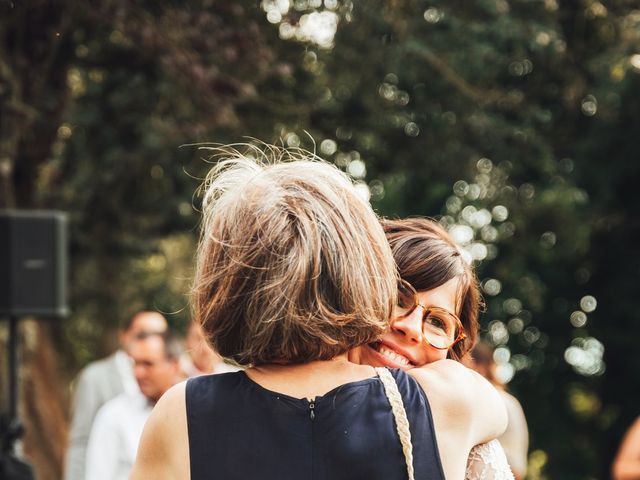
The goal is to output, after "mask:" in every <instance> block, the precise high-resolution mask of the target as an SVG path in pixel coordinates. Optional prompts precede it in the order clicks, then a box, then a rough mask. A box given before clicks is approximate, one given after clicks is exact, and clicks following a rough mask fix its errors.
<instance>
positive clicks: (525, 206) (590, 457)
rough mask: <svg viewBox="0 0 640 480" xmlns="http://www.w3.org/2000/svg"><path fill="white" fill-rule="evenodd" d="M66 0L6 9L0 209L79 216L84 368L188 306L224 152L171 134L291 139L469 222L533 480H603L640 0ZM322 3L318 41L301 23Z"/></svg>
mask: <svg viewBox="0 0 640 480" xmlns="http://www.w3.org/2000/svg"><path fill="white" fill-rule="evenodd" d="M54 3H55V2H54ZM71 3H73V2H71ZM16 4H17V2H16ZM54 7H55V8H53V7H46V8H45V2H32V3H31V4H30V5H26V4H25V5H23V4H20V5H18V6H15V7H13V8H12V9H9V10H7V11H6V13H7V15H5V16H4V17H2V19H1V20H0V27H1V29H2V30H1V33H2V36H3V37H2V38H3V42H2V47H1V48H2V50H1V51H0V53H2V55H0V61H1V62H2V63H1V66H2V69H1V70H0V80H1V81H2V88H1V89H0V114H2V116H3V118H2V122H3V123H2V132H1V133H0V140H1V143H0V147H1V150H0V153H1V155H0V157H1V158H0V162H4V163H3V165H5V166H6V165H8V166H9V168H8V170H7V168H3V170H2V172H6V171H9V172H10V174H9V177H7V175H6V173H4V174H3V175H4V177H2V178H3V181H4V183H3V185H9V187H10V188H9V187H8V188H7V189H6V190H5V191H4V192H3V194H2V195H0V199H1V200H0V202H1V203H2V204H3V205H10V204H12V203H14V204H17V205H18V206H21V207H32V206H46V207H49V208H60V209H64V210H67V211H69V213H70V215H71V220H72V222H71V228H72V231H71V238H72V279H71V280H72V284H71V288H72V305H73V311H74V313H73V315H72V318H71V319H70V321H69V322H68V323H67V324H66V325H65V330H66V334H67V338H68V341H69V343H70V344H71V345H72V346H73V349H72V353H73V355H72V356H71V360H72V361H73V362H74V364H75V365H79V364H82V363H84V362H86V361H87V360H89V359H91V358H93V357H95V356H96V355H97V354H98V353H99V346H100V343H101V341H102V339H103V338H104V337H103V333H104V332H105V331H107V330H109V329H113V328H114V327H115V326H116V325H117V324H118V321H119V319H122V318H123V316H125V315H126V314H127V313H128V312H129V311H131V310H135V309H137V308H140V307H146V308H149V307H151V308H159V309H161V310H163V311H167V312H177V313H175V315H170V318H171V321H172V322H173V323H174V324H176V325H178V326H180V325H183V324H184V321H185V320H186V319H187V318H188V310H187V309H186V304H187V299H186V292H187V290H188V283H189V281H188V279H189V275H190V265H191V263H192V251H193V246H194V242H195V238H196V230H197V223H198V216H197V212H196V211H195V210H196V209H197V204H198V200H197V197H194V195H193V192H194V191H195V189H196V188H197V186H198V184H199V179H200V178H202V176H203V175H204V173H205V172H206V170H207V163H206V162H204V161H202V159H200V158H198V153H197V151H196V149H195V148H193V147H185V148H178V147H179V146H180V145H183V144H191V143H195V142H199V141H215V142H223V143H225V142H236V141H242V140H243V137H244V136H245V135H250V136H253V137H257V138H260V139H262V140H265V141H282V142H283V143H284V144H286V145H290V146H298V145H301V146H305V147H308V148H315V149H316V150H317V152H318V153H319V154H320V155H321V156H324V157H325V158H328V159H331V160H332V161H334V162H335V163H336V164H337V165H339V166H340V167H341V168H344V169H346V170H347V171H349V172H350V173H351V174H352V175H353V176H354V177H355V178H356V179H357V181H358V182H359V183H360V184H361V186H364V185H366V186H367V187H368V191H369V192H370V194H371V201H372V204H373V205H374V207H375V208H376V209H377V210H378V211H379V212H380V213H381V214H383V215H387V216H407V215H430V216H437V217H438V218H440V219H441V221H442V223H443V224H444V225H445V226H447V227H448V228H449V229H451V231H452V233H455V234H456V236H457V238H458V239H459V240H460V241H461V242H462V243H463V247H464V248H465V250H466V251H468V252H469V255H470V256H471V257H473V258H475V260H474V261H475V262H476V263H477V266H478V272H479V277H480V280H481V283H482V285H483V289H484V292H485V298H486V303H487V309H486V312H485V314H484V315H483V319H482V326H483V335H484V336H485V337H486V338H487V339H488V340H489V341H491V342H492V343H494V344H495V345H496V346H498V347H500V354H499V357H500V358H501V361H502V363H501V368H502V373H503V374H505V375H506V376H508V377H510V376H513V380H512V381H511V382H510V384H509V388H510V389H511V390H512V391H513V392H514V393H515V394H516V395H517V396H518V397H519V398H520V400H521V401H522V403H523V406H524V409H525V412H526V414H527V417H528V419H529V425H530V430H531V449H532V454H531V468H530V473H529V477H528V478H530V479H537V478H540V479H542V478H563V479H569V480H571V479H587V478H603V477H606V476H607V475H608V469H609V465H610V462H611V460H612V456H613V453H614V450H615V448H616V446H617V444H618V442H619V439H620V437H621V435H622V432H623V431H624V428H625V427H626V426H627V425H628V424H629V423H630V421H631V419H632V418H633V417H634V416H635V415H637V398H638V396H639V393H640V392H638V384H637V382H635V381H634V379H635V378H637V376H638V373H639V372H640V360H638V358H637V356H635V355H633V354H632V353H633V352H634V350H635V344H636V342H635V338H638V336H640V331H639V329H640V321H638V320H639V318H638V316H639V314H638V309H637V307H636V305H635V298H636V297H637V294H638V291H637V286H636V285H635V282H634V279H635V278H636V277H637V275H638V272H640V265H639V264H638V262H639V261H640V255H638V253H639V252H638V247H637V245H638V244H639V240H640V231H639V228H640V227H639V225H640V223H639V222H638V213H637V211H638V210H637V208H638V201H637V200H636V195H635V190H636V186H637V185H636V184H637V181H638V180H637V179H638V178H640V176H639V175H638V173H639V172H638V168H639V167H638V162H637V161H635V157H637V155H636V150H637V139H636V137H635V136H634V133H635V132H637V131H639V127H640V125H639V120H638V118H637V112H638V111H640V104H639V101H638V98H637V95H636V92H637V90H638V87H639V84H640V76H639V75H640V57H638V55H639V54H640V52H638V51H637V45H638V44H639V42H638V41H639V40H640V38H639V37H640V34H639V33H638V32H639V31H640V28H639V26H640V17H639V16H638V13H637V10H633V5H631V4H630V3H629V2H624V1H614V2H608V3H607V5H606V6H605V5H604V4H602V3H599V2H592V1H586V0H585V1H580V2H560V1H557V0H544V1H528V0H512V1H506V0H477V1H473V2H456V1H454V2H451V1H448V2H444V1H437V0H436V1H430V2H425V1H418V0H406V1H392V2H388V1H381V0H369V1H367V2H350V1H342V2H339V1H329V2H327V1H325V3H324V5H322V4H321V3H320V2H315V1H296V2H292V4H291V5H290V6H285V5H284V3H282V2H280V3H278V2H272V1H266V0H265V1H264V2H262V3H261V4H260V5H257V3H256V2H231V3H229V2H212V1H207V0H199V1H196V2H188V5H187V4H184V3H181V2H169V1H164V2H146V3H145V2H134V3H130V2H110V1H106V2H100V4H99V5H98V6H92V7H91V8H89V6H88V5H85V4H84V3H83V2H77V3H76V4H74V5H70V4H69V3H65V2H59V4H57V5H54ZM285 7H286V8H285ZM3 8H5V7H3ZM40 11H46V12H48V15H38V16H37V19H38V26H39V29H38V33H37V34H36V33H34V31H33V30H32V28H31V27H30V25H31V23H32V22H33V18H36V17H34V15H36V12H40ZM318 12H323V13H324V14H325V15H327V16H325V17H323V18H324V20H325V21H326V22H328V23H325V25H326V24H328V25H329V28H328V29H326V30H325V33H326V35H325V37H324V39H323V38H315V39H314V38H313V37H312V36H309V35H308V32H307V33H305V32H306V31H305V30H304V29H303V28H302V27H303V26H304V25H305V22H308V21H310V18H311V15H312V14H317V13H318ZM332 21H335V22H337V29H336V31H335V35H334V32H333V31H332V30H331V27H330V25H331V22H332ZM30 22H31V23H30ZM34 52H44V53H46V54H47V55H44V53H42V54H40V56H38V55H36V53H34ZM45 57H46V58H48V59H49V60H48V61H47V62H43V61H42V58H45ZM21 65H22V66H23V67H24V65H27V66H28V67H29V68H23V67H20V66H21ZM21 68H22V69H21ZM34 72H35V73H34ZM34 75H37V76H38V78H41V79H42V80H41V81H38V82H33V84H31V83H30V80H31V79H32V78H34ZM25 86H29V88H25ZM25 112H27V113H25ZM305 132H308V133H309V135H307V134H306V133H305ZM194 207H195V208H194ZM589 297H593V298H594V299H595V300H596V302H597V308H595V309H594V306H593V304H592V303H593V302H592V301H591V299H590V298H589Z"/></svg>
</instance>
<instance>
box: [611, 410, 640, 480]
mask: <svg viewBox="0 0 640 480" xmlns="http://www.w3.org/2000/svg"><path fill="white" fill-rule="evenodd" d="M611 470H612V472H611V473H612V475H613V478H614V480H638V479H640V418H638V419H636V421H635V422H634V423H633V425H631V427H630V428H629V430H628V431H627V433H626V435H625V436H624V439H623V440H622V444H621V445H620V449H619V450H618V454H617V455H616V459H615V460H614V462H613V467H612V469H611Z"/></svg>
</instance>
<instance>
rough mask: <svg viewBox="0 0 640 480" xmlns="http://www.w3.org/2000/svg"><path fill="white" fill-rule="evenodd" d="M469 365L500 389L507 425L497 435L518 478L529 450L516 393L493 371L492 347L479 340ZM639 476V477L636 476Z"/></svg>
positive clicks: (519, 478)
mask: <svg viewBox="0 0 640 480" xmlns="http://www.w3.org/2000/svg"><path fill="white" fill-rule="evenodd" d="M467 361H468V364H469V366H470V367H471V368H473V369H474V370H475V371H477V372H478V373H479V374H480V375H482V376H483V377H484V378H486V379H487V380H489V381H490V382H491V383H492V384H493V385H494V386H495V387H496V388H497V389H498V391H499V392H500V394H501V395H502V399H503V400H504V403H505V405H506V407H507V415H508V417H509V425H508V426H507V429H506V430H505V432H504V433H503V434H502V435H501V436H500V437H498V441H499V442H500V444H501V445H502V448H504V451H505V453H506V455H507V460H508V462H509V465H511V469H512V470H513V474H514V476H515V477H516V480H522V479H523V478H524V477H525V475H526V473H527V452H528V450H529V428H528V427H527V419H526V418H525V416H524V411H523V410H522V406H521V405H520V402H519V401H518V399H517V398H516V397H514V396H513V395H511V394H510V393H509V392H507V390H506V388H505V385H504V384H503V383H502V382H501V381H500V379H499V378H498V377H497V375H496V361H495V360H494V358H493V349H492V348H491V347H490V346H489V345H487V344H486V343H484V342H479V343H478V344H477V345H476V346H475V347H474V348H473V350H472V352H471V355H470V357H468V359H467ZM638 478H640V477H638Z"/></svg>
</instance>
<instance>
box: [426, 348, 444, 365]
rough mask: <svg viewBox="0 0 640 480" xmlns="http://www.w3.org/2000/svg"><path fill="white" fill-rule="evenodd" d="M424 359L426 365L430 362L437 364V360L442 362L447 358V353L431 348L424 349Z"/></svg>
mask: <svg viewBox="0 0 640 480" xmlns="http://www.w3.org/2000/svg"><path fill="white" fill-rule="evenodd" d="M425 358H426V363H432V362H437V361H438V360H444V359H446V358H447V351H446V350H438V349H437V348H433V347H426V348H425Z"/></svg>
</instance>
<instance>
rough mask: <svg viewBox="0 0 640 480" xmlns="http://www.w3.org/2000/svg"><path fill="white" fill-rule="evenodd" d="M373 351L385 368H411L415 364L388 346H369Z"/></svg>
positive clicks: (376, 344)
mask: <svg viewBox="0 0 640 480" xmlns="http://www.w3.org/2000/svg"><path fill="white" fill-rule="evenodd" d="M369 347H370V348H371V349H373V350H374V351H375V352H376V353H377V356H378V358H379V359H380V360H381V361H382V362H383V363H384V364H385V365H387V366H389V367H391V368H404V369H407V368H412V367H415V364H414V363H413V362H412V361H411V360H410V359H409V358H407V357H406V356H405V355H403V354H402V353H400V352H398V351H397V350H395V349H394V348H393V347H391V346H390V345H387V344H384V343H381V342H376V343H372V344H370V345H369Z"/></svg>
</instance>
